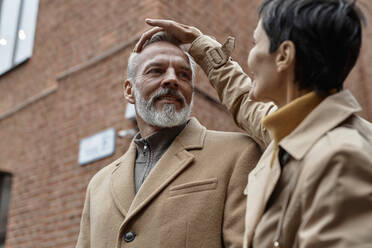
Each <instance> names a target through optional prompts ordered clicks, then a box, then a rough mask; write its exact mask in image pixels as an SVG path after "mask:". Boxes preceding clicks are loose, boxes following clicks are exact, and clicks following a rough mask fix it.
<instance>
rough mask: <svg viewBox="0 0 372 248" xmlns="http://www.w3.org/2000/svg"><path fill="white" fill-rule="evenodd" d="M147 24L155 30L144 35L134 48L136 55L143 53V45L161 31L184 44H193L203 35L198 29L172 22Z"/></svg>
mask: <svg viewBox="0 0 372 248" xmlns="http://www.w3.org/2000/svg"><path fill="white" fill-rule="evenodd" d="M146 23H147V24H148V25H150V26H153V28H151V29H150V30H148V31H146V32H145V33H143V34H142V36H141V38H140V39H139V41H138V42H137V44H136V46H135V48H134V52H136V53H139V52H141V50H142V46H143V44H145V42H146V41H147V40H148V39H150V38H151V37H152V36H153V35H154V34H156V33H157V32H160V31H166V32H168V33H169V34H171V35H173V36H174V37H175V38H176V39H177V40H179V41H180V42H181V43H182V44H187V43H192V42H193V41H194V40H195V39H196V38H198V37H199V36H200V35H202V34H203V33H202V32H201V31H200V30H199V29H197V28H196V27H193V26H187V25H184V24H181V23H178V22H175V21H172V20H160V19H146Z"/></svg>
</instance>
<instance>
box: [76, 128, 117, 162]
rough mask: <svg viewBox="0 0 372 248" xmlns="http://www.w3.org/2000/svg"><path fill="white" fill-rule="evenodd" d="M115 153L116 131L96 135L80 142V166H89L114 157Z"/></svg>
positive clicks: (111, 129) (111, 130)
mask: <svg viewBox="0 0 372 248" xmlns="http://www.w3.org/2000/svg"><path fill="white" fill-rule="evenodd" d="M114 151H115V130H114V129H113V128H110V129H108V130H105V131H102V132H99V133H96V134H94V135H92V136H89V137H87V138H84V139H82V140H80V145H79V164H80V165H83V164H87V163H90V162H93V161H96V160H98V159H101V158H105V157H108V156H110V155H112V154H113V153H114Z"/></svg>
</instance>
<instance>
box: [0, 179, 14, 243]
mask: <svg viewBox="0 0 372 248" xmlns="http://www.w3.org/2000/svg"><path fill="white" fill-rule="evenodd" d="M10 186H11V175H10V174H8V173H3V172H0V248H4V247H5V234H6V224H7V221H8V207H9V200H10Z"/></svg>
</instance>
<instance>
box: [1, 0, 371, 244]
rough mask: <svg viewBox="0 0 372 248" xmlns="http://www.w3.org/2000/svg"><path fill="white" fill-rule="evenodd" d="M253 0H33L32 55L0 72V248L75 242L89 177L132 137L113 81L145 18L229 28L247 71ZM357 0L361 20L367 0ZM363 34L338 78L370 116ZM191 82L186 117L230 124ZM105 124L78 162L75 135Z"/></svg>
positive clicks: (367, 38) (207, 91) (200, 85)
mask: <svg viewBox="0 0 372 248" xmlns="http://www.w3.org/2000/svg"><path fill="white" fill-rule="evenodd" d="M7 1H13V0H2V1H0V3H3V4H4V3H5V2H7ZM19 1H21V2H22V0H19ZM23 1H25V0H23ZM27 1H30V0H27ZM259 2H260V1H259V0H254V1H246V0H233V1H231V0H214V1H210V0H201V1H199V0H186V1H184V0H155V1H150V0H141V1H137V0H125V1H124V0H69V1H57V0H39V1H38V11H37V19H36V22H35V24H36V25H35V27H36V28H35V35H34V37H32V38H33V53H32V56H30V58H29V59H28V60H26V61H25V62H22V63H21V64H19V65H16V66H15V67H14V68H12V69H10V70H8V71H7V72H5V73H3V74H2V75H1V76H0V137H1V138H0V200H1V201H0V213H1V215H0V247H5V248H16V247H17V248H18V247H22V248H31V247H32V248H33V247H35V248H36V247H37V248H49V247H54V248H67V247H73V246H74V245H75V242H76V239H77V235H78V231H79V223H80V216H81V210H82V207H83V201H84V194H85V190H86V187H87V184H88V182H89V180H90V178H91V177H92V176H93V175H94V174H95V173H96V172H97V171H98V170H99V169H101V168H102V167H104V166H105V165H107V164H109V163H110V162H111V161H113V160H115V159H116V158H118V157H119V156H121V155H122V154H123V153H124V152H125V151H126V149H127V148H128V145H129V143H130V141H131V136H130V135H125V132H120V134H123V135H121V136H122V137H119V135H118V134H119V131H120V130H126V131H128V130H132V129H134V128H135V127H136V125H135V123H134V122H133V120H132V119H131V118H129V117H128V116H125V113H126V109H127V108H126V107H127V104H128V103H127V102H126V101H125V99H124V97H123V90H122V89H123V86H122V85H123V82H124V80H125V79H126V62H127V59H128V56H129V54H130V52H131V51H132V49H133V47H134V44H135V43H136V41H137V40H138V38H139V36H140V34H141V33H142V32H143V31H144V30H146V29H148V27H147V26H146V25H145V24H144V19H145V18H147V17H151V18H170V19H173V20H176V21H178V22H182V23H186V24H190V25H196V26H197V27H199V28H200V29H201V30H202V31H203V32H204V33H206V34H211V35H213V36H214V37H216V39H217V40H219V41H221V42H222V41H224V40H225V39H226V38H227V36H229V35H232V36H235V37H236V48H235V51H234V53H233V58H234V59H235V60H237V61H238V62H239V63H240V64H241V65H242V66H243V68H245V69H246V68H247V62H246V60H247V56H248V51H249V49H250V47H251V44H252V34H253V30H254V29H255V25H256V23H257V20H258V17H257V12H256V9H257V6H258V5H259ZM358 2H360V4H361V5H362V8H363V10H364V11H365V13H366V15H367V19H370V16H372V15H371V11H369V10H368V9H370V10H372V3H371V2H370V1H368V0H364V1H358ZM24 11H28V9H27V8H26V10H24ZM3 15H4V13H2V12H0V17H2V16H3ZM1 20H3V18H0V21H1ZM18 27H19V25H18ZM17 34H18V36H19V38H21V37H23V38H25V39H27V36H22V32H19V30H17ZM0 35H1V29H0ZM29 38H31V37H29ZM0 39H1V37H0ZM363 41H364V44H363V48H362V54H361V58H360V59H359V62H358V64H357V66H356V68H355V69H354V70H353V72H352V75H351V76H350V77H349V78H348V80H347V84H346V85H347V88H349V89H350V90H351V91H352V92H353V93H354V95H355V96H356V97H357V99H358V101H359V102H360V103H361V104H362V106H363V108H364V111H363V112H362V113H361V115H362V116H364V117H365V118H367V119H368V120H370V121H371V120H372V107H371V106H372V96H371V92H372V85H371V83H370V82H369V79H370V78H371V77H372V71H371V70H368V68H369V67H368V65H369V64H370V63H371V62H372V61H371V60H372V45H371V44H372V42H371V41H372V27H371V25H369V26H367V27H366V28H365V32H364V40H363ZM2 44H5V42H3V43H1V41H0V46H1V45H2ZM6 45H7V44H6ZM3 46H4V45H3ZM196 86H197V91H196V93H195V99H194V110H193V115H194V116H196V117H197V118H198V119H199V120H200V121H201V123H202V124H204V125H205V126H207V127H208V128H210V129H215V130H230V131H239V129H238V128H237V127H236V126H235V124H234V122H233V120H232V118H231V116H230V114H229V113H228V112H227V111H226V110H225V109H224V108H223V107H222V106H221V105H220V104H219V102H218V98H217V95H216V93H215V92H214V89H213V88H212V87H211V86H209V83H208V81H207V78H206V76H205V75H204V74H203V72H202V71H200V70H199V71H198V75H197V82H196ZM109 128H113V129H114V130H115V139H114V151H113V153H112V154H111V155H110V156H108V157H105V158H103V159H99V160H96V161H93V162H89V163H86V164H84V165H81V164H80V163H79V159H78V158H79V149H80V147H79V146H80V141H81V140H83V139H84V138H87V137H90V136H91V135H94V134H97V133H100V132H101V131H104V130H107V129H109ZM129 133H130V132H129Z"/></svg>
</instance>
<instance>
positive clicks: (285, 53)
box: [275, 40, 296, 72]
mask: <svg viewBox="0 0 372 248" xmlns="http://www.w3.org/2000/svg"><path fill="white" fill-rule="evenodd" d="M276 53H277V56H276V61H275V62H276V66H277V70H278V72H283V71H286V70H288V69H289V68H293V67H294V64H295V59H296V47H295V45H294V43H293V42H292V41H290V40H286V41H284V42H282V44H280V46H279V48H278V49H277V51H276Z"/></svg>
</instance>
